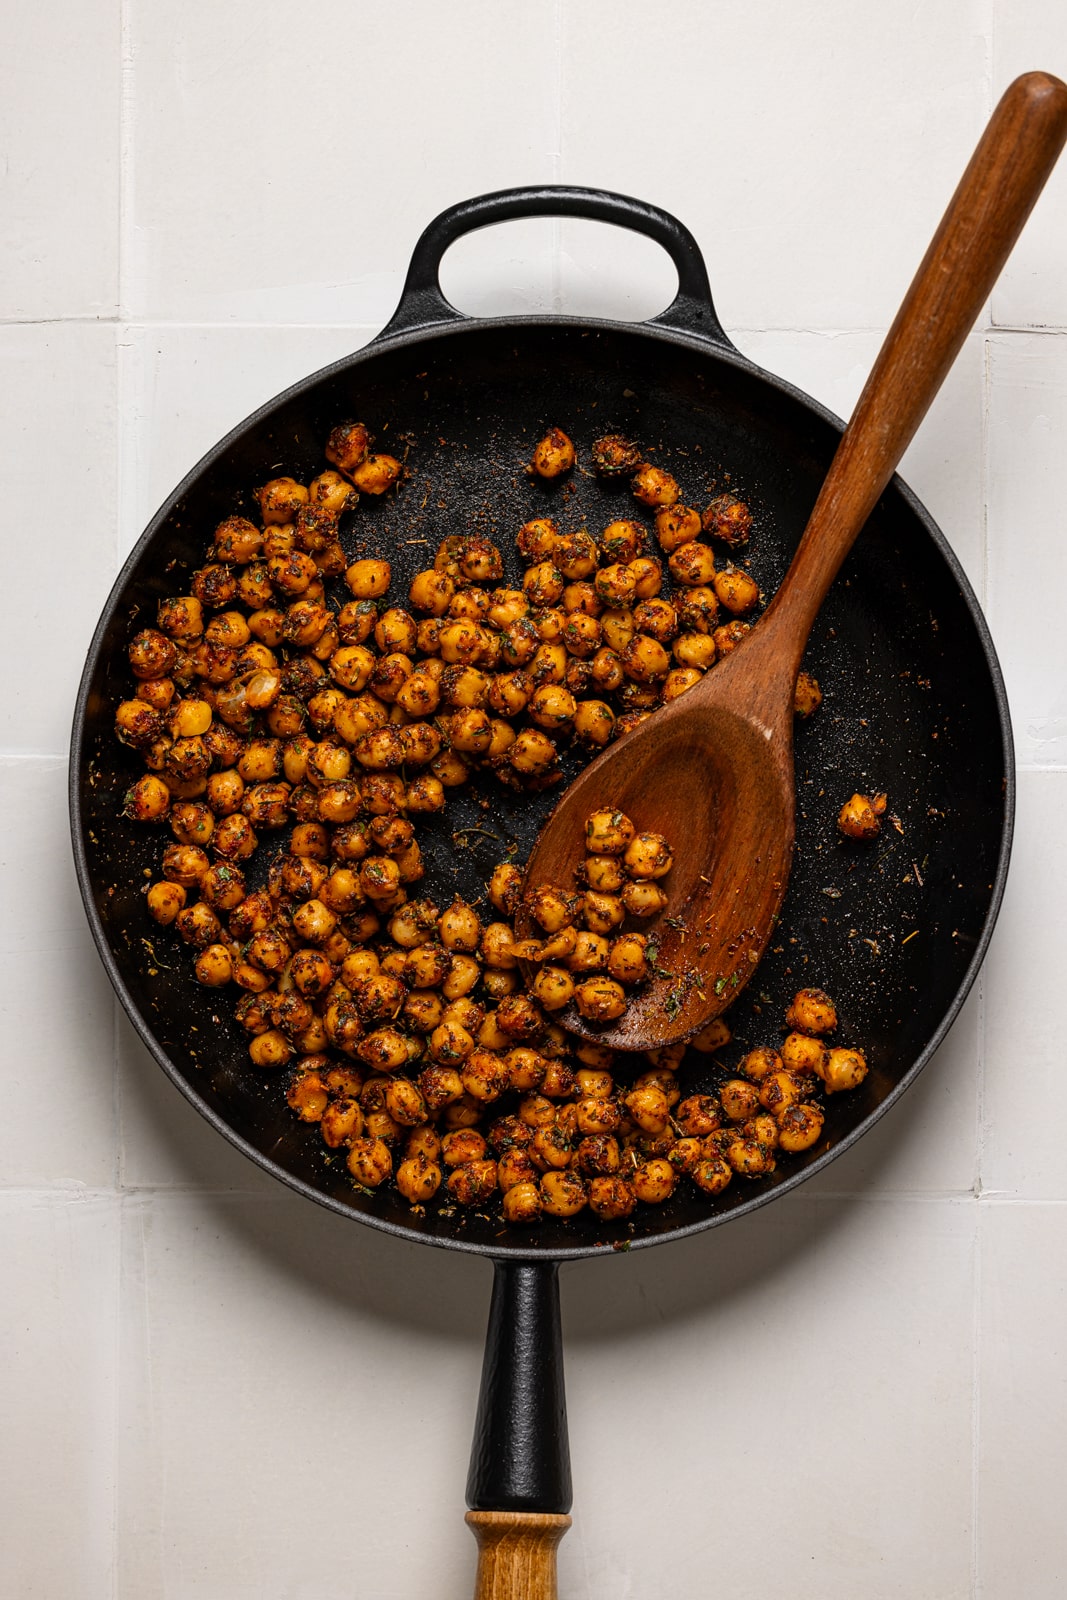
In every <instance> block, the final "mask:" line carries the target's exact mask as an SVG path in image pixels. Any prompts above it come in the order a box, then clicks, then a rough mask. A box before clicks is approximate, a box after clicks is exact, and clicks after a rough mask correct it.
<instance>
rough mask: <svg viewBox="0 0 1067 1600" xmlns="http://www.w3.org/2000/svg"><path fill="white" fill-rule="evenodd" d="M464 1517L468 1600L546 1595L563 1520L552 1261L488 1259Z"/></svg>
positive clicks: (562, 1403) (565, 1499) (563, 1422)
mask: <svg viewBox="0 0 1067 1600" xmlns="http://www.w3.org/2000/svg"><path fill="white" fill-rule="evenodd" d="M493 1269H494V1270H493V1297H492V1300H491V1302H490V1306H489V1326H488V1329H487V1331H486V1337H485V1357H484V1360H483V1363H482V1383H481V1390H480V1393H479V1396H478V1415H477V1419H476V1421H475V1424H474V1443H473V1445H472V1447H471V1462H470V1473H469V1475H468V1477H467V1504H468V1506H469V1507H470V1510H469V1512H468V1514H467V1524H468V1526H469V1527H470V1529H471V1532H472V1533H473V1534H474V1536H475V1538H476V1539H477V1541H478V1578H477V1586H476V1590H475V1600H556V1594H557V1590H556V1546H557V1545H558V1544H559V1541H560V1540H561V1539H562V1537H563V1535H564V1534H565V1533H566V1531H567V1529H568V1528H569V1527H570V1525H571V1519H570V1517H569V1516H568V1515H567V1512H568V1511H569V1510H570V1508H571V1464H570V1454H569V1449H568V1442H567V1402H566V1396H565V1394H564V1388H563V1335H562V1332H561V1329H560V1320H559V1270H558V1268H557V1266H556V1263H555V1262H554V1261H514V1260H497V1261H494V1262H493Z"/></svg>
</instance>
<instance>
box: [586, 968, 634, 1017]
mask: <svg viewBox="0 0 1067 1600" xmlns="http://www.w3.org/2000/svg"><path fill="white" fill-rule="evenodd" d="M574 999H575V1003H576V1005H577V1007H578V1010H579V1011H580V1012H581V1014H582V1016H583V1017H584V1018H585V1019H586V1021H587V1022H614V1021H615V1020H616V1019H617V1018H618V1017H621V1016H622V1015H623V1013H624V1012H625V1010H626V992H625V990H624V989H623V987H622V985H621V984H620V983H616V982H615V980H614V979H613V978H604V977H592V978H586V979H585V980H584V982H582V983H580V984H578V986H577V988H576V989H575V991H574Z"/></svg>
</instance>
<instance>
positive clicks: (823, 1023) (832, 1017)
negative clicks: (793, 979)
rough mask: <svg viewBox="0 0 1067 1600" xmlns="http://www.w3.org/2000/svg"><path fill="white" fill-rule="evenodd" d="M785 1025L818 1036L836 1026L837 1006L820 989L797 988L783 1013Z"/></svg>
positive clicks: (830, 1031)
mask: <svg viewBox="0 0 1067 1600" xmlns="http://www.w3.org/2000/svg"><path fill="white" fill-rule="evenodd" d="M785 1020H786V1026H787V1027H789V1028H795V1029H796V1031H797V1032H798V1033H807V1034H812V1035H814V1036H815V1037H816V1038H820V1037H821V1036H822V1035H823V1034H824V1033H833V1031H834V1029H835V1028H836V1027H837V1008H836V1007H835V1005H834V1003H833V1001H832V1000H831V999H830V996H829V995H828V994H826V993H825V992H824V990H822V989H798V990H797V992H796V994H795V995H794V996H793V1000H792V1004H791V1005H790V1006H789V1009H788V1010H787V1011H786V1014H785Z"/></svg>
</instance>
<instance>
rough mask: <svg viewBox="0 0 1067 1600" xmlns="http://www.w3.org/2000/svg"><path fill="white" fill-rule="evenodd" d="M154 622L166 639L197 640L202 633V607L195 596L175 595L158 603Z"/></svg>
mask: <svg viewBox="0 0 1067 1600" xmlns="http://www.w3.org/2000/svg"><path fill="white" fill-rule="evenodd" d="M156 621H157V622H158V624H159V630H160V632H161V633H165V634H166V635H167V636H168V638H171V639H180V640H182V641H187V640H190V639H198V638H199V637H200V635H201V634H202V633H203V631H204V612H203V607H202V606H201V604H200V601H199V600H198V599H197V598H196V596H195V595H191V594H183V595H175V596H173V597H172V598H171V599H169V600H161V601H160V602H159V610H158V612H157V615H156Z"/></svg>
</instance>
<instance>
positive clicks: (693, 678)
mask: <svg viewBox="0 0 1067 1600" xmlns="http://www.w3.org/2000/svg"><path fill="white" fill-rule="evenodd" d="M703 676H704V674H703V673H702V672H701V671H700V669H699V667H672V668H671V670H670V672H668V674H667V676H666V677H665V678H664V680H663V703H664V705H669V704H670V702H671V701H672V700H677V699H678V697H679V695H683V694H687V693H688V692H689V690H690V689H695V688H696V686H697V684H698V683H699V682H700V680H701V678H702V677H703Z"/></svg>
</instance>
